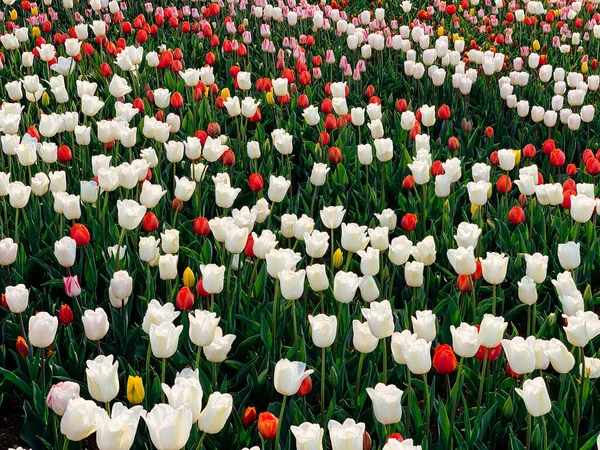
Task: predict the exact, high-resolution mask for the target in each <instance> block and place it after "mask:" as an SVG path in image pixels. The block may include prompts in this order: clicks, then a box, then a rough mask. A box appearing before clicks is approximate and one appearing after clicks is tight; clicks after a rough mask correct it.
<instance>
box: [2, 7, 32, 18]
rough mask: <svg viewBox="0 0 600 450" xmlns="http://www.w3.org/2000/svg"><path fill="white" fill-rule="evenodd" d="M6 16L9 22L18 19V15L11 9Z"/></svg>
mask: <svg viewBox="0 0 600 450" xmlns="http://www.w3.org/2000/svg"><path fill="white" fill-rule="evenodd" d="M33 9H34V8H32V9H31V13H32V14H33ZM34 15H36V16H37V14H34ZM8 16H9V17H10V20H13V21H14V20H17V17H18V15H17V11H16V10H14V9H11V10H10V13H9V15H8Z"/></svg>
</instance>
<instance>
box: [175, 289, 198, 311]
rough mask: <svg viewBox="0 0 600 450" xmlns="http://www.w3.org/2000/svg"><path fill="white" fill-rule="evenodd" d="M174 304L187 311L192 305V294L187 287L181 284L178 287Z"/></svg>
mask: <svg viewBox="0 0 600 450" xmlns="http://www.w3.org/2000/svg"><path fill="white" fill-rule="evenodd" d="M175 305H176V306H177V308H179V309H181V310H183V311H187V310H188V309H191V308H193V307H194V294H193V293H192V291H191V290H190V288H189V287H187V286H183V287H182V288H181V289H179V292H178V293H177V298H176V299H175Z"/></svg>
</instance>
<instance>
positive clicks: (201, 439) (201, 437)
mask: <svg viewBox="0 0 600 450" xmlns="http://www.w3.org/2000/svg"><path fill="white" fill-rule="evenodd" d="M205 438H206V432H204V433H202V436H200V440H199V441H198V445H197V446H196V450H200V449H201V448H202V443H203V442H204V439H205Z"/></svg>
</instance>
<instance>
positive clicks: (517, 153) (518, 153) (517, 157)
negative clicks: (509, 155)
mask: <svg viewBox="0 0 600 450" xmlns="http://www.w3.org/2000/svg"><path fill="white" fill-rule="evenodd" d="M512 152H513V153H514V154H515V165H517V166H518V165H519V163H520V162H521V150H513V151H512Z"/></svg>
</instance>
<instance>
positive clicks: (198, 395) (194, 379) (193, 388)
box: [162, 369, 202, 423]
mask: <svg viewBox="0 0 600 450" xmlns="http://www.w3.org/2000/svg"><path fill="white" fill-rule="evenodd" d="M162 390H163V391H164V392H165V394H166V396H167V399H168V401H169V405H170V406H171V407H172V408H173V409H177V408H179V407H181V406H183V405H184V404H186V403H187V404H188V405H189V407H190V410H191V411H192V422H193V423H195V422H197V421H198V419H199V418H200V413H201V411H202V386H201V385H200V381H199V375H198V369H196V370H195V371H193V370H192V369H184V370H183V371H182V372H180V373H178V374H177V376H176V377H175V382H174V384H173V387H169V386H168V385H166V384H163V385H162Z"/></svg>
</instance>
